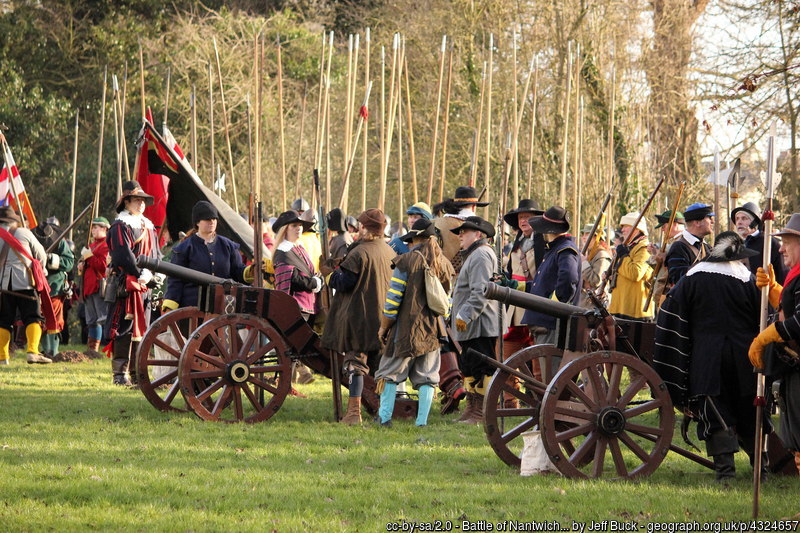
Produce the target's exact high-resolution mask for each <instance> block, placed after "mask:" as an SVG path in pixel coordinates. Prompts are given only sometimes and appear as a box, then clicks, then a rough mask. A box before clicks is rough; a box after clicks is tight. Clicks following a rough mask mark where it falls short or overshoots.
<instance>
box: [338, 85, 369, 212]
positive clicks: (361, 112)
mask: <svg viewBox="0 0 800 533" xmlns="http://www.w3.org/2000/svg"><path fill="white" fill-rule="evenodd" d="M371 91H372V82H370V83H369V85H367V91H366V93H365V94H364V103H363V104H361V108H360V109H359V113H358V114H359V117H358V126H357V127H356V137H355V142H354V143H353V151H352V153H351V154H350V157H349V159H348V161H347V165H346V166H345V170H344V175H343V176H342V194H341V196H340V197H339V206H341V205H342V202H343V201H344V196H345V193H346V191H347V183H348V182H349V181H350V172H351V171H352V170H353V162H354V161H355V158H356V149H357V148H358V139H359V137H361V129H362V128H363V126H364V123H365V122H366V121H367V114H368V112H367V105H368V104H369V93H370V92H371Z"/></svg>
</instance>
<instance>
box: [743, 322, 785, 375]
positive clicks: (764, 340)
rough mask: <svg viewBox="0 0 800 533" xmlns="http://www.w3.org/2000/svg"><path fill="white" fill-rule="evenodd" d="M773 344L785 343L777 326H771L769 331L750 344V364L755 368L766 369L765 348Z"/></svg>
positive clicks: (760, 334) (765, 331) (759, 335)
mask: <svg viewBox="0 0 800 533" xmlns="http://www.w3.org/2000/svg"><path fill="white" fill-rule="evenodd" d="M773 342H783V338H782V337H781V334H780V333H778V329H777V328H776V327H775V324H770V325H769V327H767V329H765V330H764V331H762V332H761V333H759V334H758V336H757V337H756V338H755V339H753V342H752V344H750V350H749V351H748V352H747V357H749V358H750V363H751V364H752V365H753V366H754V367H755V368H764V348H766V347H767V345H768V344H772V343H773Z"/></svg>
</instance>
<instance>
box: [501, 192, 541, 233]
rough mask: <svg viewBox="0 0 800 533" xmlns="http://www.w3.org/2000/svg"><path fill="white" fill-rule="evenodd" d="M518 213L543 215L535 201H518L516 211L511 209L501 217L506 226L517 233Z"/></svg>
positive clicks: (526, 199)
mask: <svg viewBox="0 0 800 533" xmlns="http://www.w3.org/2000/svg"><path fill="white" fill-rule="evenodd" d="M520 213H531V214H532V215H534V216H539V215H543V214H544V211H542V210H541V209H540V208H539V204H538V203H537V202H536V200H531V199H529V198H523V199H522V200H520V201H519V205H518V206H517V208H516V209H512V210H511V211H509V212H508V213H506V214H505V215H503V220H505V221H506V224H508V225H509V226H511V227H512V228H514V229H515V230H517V231H519V214H520Z"/></svg>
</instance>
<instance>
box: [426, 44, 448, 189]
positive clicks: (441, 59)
mask: <svg viewBox="0 0 800 533" xmlns="http://www.w3.org/2000/svg"><path fill="white" fill-rule="evenodd" d="M446 47H447V35H442V47H441V50H440V52H439V81H438V82H437V87H436V110H435V113H434V115H433V137H432V138H431V161H430V168H429V171H428V196H427V200H426V202H427V203H428V205H431V200H432V198H433V173H434V170H435V168H436V142H437V137H438V136H439V108H440V107H441V105H442V84H443V83H444V54H445V49H446Z"/></svg>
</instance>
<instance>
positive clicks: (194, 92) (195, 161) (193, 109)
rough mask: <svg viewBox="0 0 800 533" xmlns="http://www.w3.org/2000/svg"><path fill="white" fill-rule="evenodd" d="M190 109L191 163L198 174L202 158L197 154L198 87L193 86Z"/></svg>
mask: <svg viewBox="0 0 800 533" xmlns="http://www.w3.org/2000/svg"><path fill="white" fill-rule="evenodd" d="M189 107H190V108H191V121H192V123H191V126H190V133H189V134H190V137H191V140H190V144H191V147H192V158H191V163H192V166H194V169H195V171H196V172H199V170H200V169H199V168H198V166H199V165H198V162H199V161H200V157H199V156H198V154H197V87H196V86H195V84H194V83H193V84H192V94H191V96H190V97H189Z"/></svg>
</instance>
